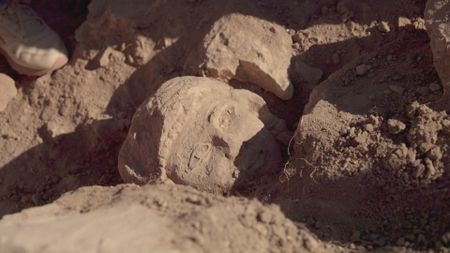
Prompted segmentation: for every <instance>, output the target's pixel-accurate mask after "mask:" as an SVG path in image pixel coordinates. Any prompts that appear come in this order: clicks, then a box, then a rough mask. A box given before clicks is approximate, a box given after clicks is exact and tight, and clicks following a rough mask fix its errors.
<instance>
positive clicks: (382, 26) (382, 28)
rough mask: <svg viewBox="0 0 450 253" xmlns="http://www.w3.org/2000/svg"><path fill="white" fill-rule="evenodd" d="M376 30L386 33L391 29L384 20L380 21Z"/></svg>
mask: <svg viewBox="0 0 450 253" xmlns="http://www.w3.org/2000/svg"><path fill="white" fill-rule="evenodd" d="M378 31H380V32H383V33H388V32H390V31H391V28H390V27H389V24H388V23H387V22H386V21H381V22H380V23H379V24H378Z"/></svg>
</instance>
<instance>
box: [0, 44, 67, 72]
mask: <svg viewBox="0 0 450 253" xmlns="http://www.w3.org/2000/svg"><path fill="white" fill-rule="evenodd" d="M0 54H2V55H3V56H5V58H6V60H7V61H8V63H9V65H10V66H11V67H12V68H13V69H14V70H15V71H17V72H18V73H19V74H22V75H26V76H31V77H39V76H44V75H46V74H49V73H52V72H53V71H55V70H57V69H60V68H62V67H63V66H64V65H66V64H67V62H68V61H69V59H68V58H67V57H61V58H59V59H57V60H56V62H55V64H53V66H52V67H51V68H49V69H32V68H29V67H25V66H22V65H19V64H17V63H16V62H14V60H12V59H11V57H9V55H8V54H7V53H5V51H3V49H1V48H0Z"/></svg>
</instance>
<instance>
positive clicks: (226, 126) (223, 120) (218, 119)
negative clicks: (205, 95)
mask: <svg viewBox="0 0 450 253" xmlns="http://www.w3.org/2000/svg"><path fill="white" fill-rule="evenodd" d="M235 118H236V109H235V107H234V106H233V105H226V106H222V107H219V108H216V109H214V111H213V112H212V114H211V115H210V118H209V121H210V122H211V123H212V124H213V125H214V126H215V127H216V128H218V129H220V130H222V131H224V132H229V131H230V128H231V126H232V124H233V121H234V120H235Z"/></svg>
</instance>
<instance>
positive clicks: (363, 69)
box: [355, 64, 370, 76]
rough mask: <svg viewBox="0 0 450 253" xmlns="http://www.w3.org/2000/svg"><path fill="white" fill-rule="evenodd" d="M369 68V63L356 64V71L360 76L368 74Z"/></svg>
mask: <svg viewBox="0 0 450 253" xmlns="http://www.w3.org/2000/svg"><path fill="white" fill-rule="evenodd" d="M369 69H370V68H369V66H368V65H366V64H361V65H358V66H356V68H355V71H356V74H357V75H358V76H364V75H366V74H367V72H368V71H369Z"/></svg>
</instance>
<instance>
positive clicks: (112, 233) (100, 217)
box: [0, 185, 340, 253]
mask: <svg viewBox="0 0 450 253" xmlns="http://www.w3.org/2000/svg"><path fill="white" fill-rule="evenodd" d="M44 231H45V232H44ZM119 231H128V232H126V233H120V232H119ZM62 233H63V234H64V236H63V237H61V234H62ZM0 247H1V248H2V250H3V251H2V252H24V253H38V252H47V253H51V252H60V253H69V252H70V253H71V252H81V251H82V252H86V253H89V252H137V253H139V252H149V251H151V252H339V251H340V249H339V247H334V246H330V245H325V244H323V243H321V242H319V240H318V239H317V238H316V237H315V236H314V235H312V234H311V233H310V232H309V231H308V230H307V229H306V228H298V227H296V226H295V225H294V223H292V222H291V221H289V220H288V219H286V218H285V217H284V215H283V214H282V213H281V211H280V210H279V208H278V207H276V206H273V205H272V206H264V205H262V204H261V203H259V202H258V201H256V200H247V199H243V198H224V197H218V196H214V195H211V194H205V193H201V192H198V191H196V190H193V189H192V188H188V187H182V186H169V185H160V186H145V187H138V186H135V185H119V186H116V187H86V188H81V189H79V190H77V191H75V192H73V193H70V194H66V195H65V196H63V197H62V198H60V199H58V200H57V201H55V202H54V203H52V204H49V205H46V206H43V207H39V208H33V209H29V210H26V211H24V212H22V213H19V214H15V215H10V216H6V217H5V218H4V219H2V221H1V222H0Z"/></svg>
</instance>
